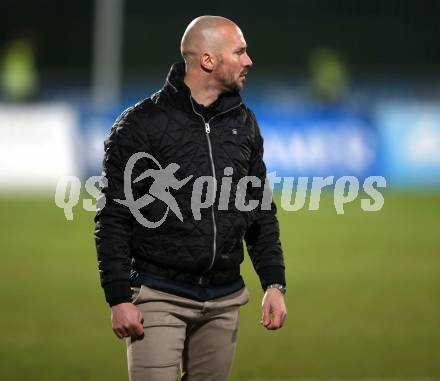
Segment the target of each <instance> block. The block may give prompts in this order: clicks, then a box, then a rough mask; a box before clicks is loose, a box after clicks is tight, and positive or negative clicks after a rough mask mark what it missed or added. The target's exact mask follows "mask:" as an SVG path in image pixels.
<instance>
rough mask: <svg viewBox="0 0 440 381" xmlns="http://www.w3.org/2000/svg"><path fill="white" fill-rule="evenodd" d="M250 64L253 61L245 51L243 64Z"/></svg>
mask: <svg viewBox="0 0 440 381" xmlns="http://www.w3.org/2000/svg"><path fill="white" fill-rule="evenodd" d="M252 65H253V63H252V60H251V57H249V55H248V54H247V53H246V56H245V62H244V66H246V67H250V66H252Z"/></svg>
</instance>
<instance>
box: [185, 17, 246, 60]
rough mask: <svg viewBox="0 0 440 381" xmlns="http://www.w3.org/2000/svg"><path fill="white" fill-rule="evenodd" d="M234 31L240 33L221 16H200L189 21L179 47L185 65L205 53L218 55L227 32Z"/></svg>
mask: <svg viewBox="0 0 440 381" xmlns="http://www.w3.org/2000/svg"><path fill="white" fill-rule="evenodd" d="M234 29H235V30H236V31H237V32H240V33H241V31H240V29H239V28H238V26H237V25H236V24H235V23H234V22H233V21H231V20H229V19H227V18H225V17H221V16H200V17H197V18H196V19H194V20H193V21H191V22H190V24H189V25H188V26H187V28H186V30H185V33H184V34H183V37H182V42H181V45H180V51H181V54H182V57H183V59H184V60H185V62H186V64H187V65H189V64H191V63H192V62H193V61H195V60H197V58H199V57H200V56H201V55H202V54H203V53H205V52H209V53H211V54H214V55H219V54H220V52H221V50H222V48H223V46H224V44H225V42H226V40H227V34H228V32H230V31H231V30H234Z"/></svg>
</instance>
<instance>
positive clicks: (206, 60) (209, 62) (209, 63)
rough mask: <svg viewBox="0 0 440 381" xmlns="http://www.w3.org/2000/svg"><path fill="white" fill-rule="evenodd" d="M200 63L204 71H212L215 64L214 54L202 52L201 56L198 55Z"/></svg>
mask: <svg viewBox="0 0 440 381" xmlns="http://www.w3.org/2000/svg"><path fill="white" fill-rule="evenodd" d="M200 65H201V66H202V68H203V69H204V70H206V71H209V72H211V71H213V70H214V65H215V62H214V56H213V55H212V54H209V53H203V54H202V56H201V57H200Z"/></svg>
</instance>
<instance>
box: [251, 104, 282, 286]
mask: <svg viewBox="0 0 440 381" xmlns="http://www.w3.org/2000/svg"><path fill="white" fill-rule="evenodd" d="M248 112H249V114H250V119H251V123H252V125H253V128H254V131H255V146H254V150H253V152H252V157H251V163H250V170H249V175H250V176H256V177H258V178H259V179H260V180H261V184H265V180H266V166H265V164H264V161H263V137H262V136H261V133H260V128H259V126H258V123H257V120H256V118H255V115H254V113H253V112H252V111H251V110H249V109H248ZM263 191H264V189H263V186H261V187H258V188H257V187H253V188H251V189H250V190H249V196H250V197H249V198H250V199H254V200H258V201H259V206H258V207H257V208H256V209H255V210H254V218H253V219H252V223H251V225H250V226H249V228H248V230H247V232H246V234H245V237H244V238H245V242H246V246H247V250H248V253H249V256H250V258H251V260H252V264H253V266H254V268H255V270H256V272H257V274H258V276H259V278H260V282H261V286H262V287H263V289H265V288H266V286H268V285H269V284H272V283H281V284H283V285H286V280H285V274H284V259H283V253H282V248H281V242H280V230H279V224H278V220H277V217H276V212H277V208H276V205H275V203H274V201H273V200H272V201H271V203H270V208H266V209H269V210H262V208H261V207H260V206H261V203H262V200H263V193H264V192H263ZM267 191H270V190H268V189H266V192H267ZM263 209H264V208H263Z"/></svg>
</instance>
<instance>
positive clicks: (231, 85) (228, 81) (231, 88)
mask: <svg viewBox="0 0 440 381" xmlns="http://www.w3.org/2000/svg"><path fill="white" fill-rule="evenodd" d="M217 60H218V63H219V67H220V70H219V71H220V73H219V74H220V75H219V77H218V81H219V83H220V85H221V87H222V92H224V93H236V92H239V91H240V90H241V86H239V85H238V84H237V83H236V82H235V81H234V78H229V77H228V76H224V75H223V71H222V70H221V69H222V67H223V57H222V56H221V55H220V54H219V55H218V56H217Z"/></svg>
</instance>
